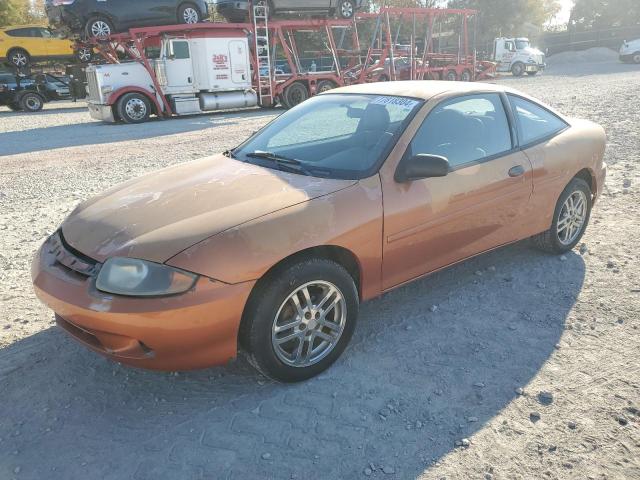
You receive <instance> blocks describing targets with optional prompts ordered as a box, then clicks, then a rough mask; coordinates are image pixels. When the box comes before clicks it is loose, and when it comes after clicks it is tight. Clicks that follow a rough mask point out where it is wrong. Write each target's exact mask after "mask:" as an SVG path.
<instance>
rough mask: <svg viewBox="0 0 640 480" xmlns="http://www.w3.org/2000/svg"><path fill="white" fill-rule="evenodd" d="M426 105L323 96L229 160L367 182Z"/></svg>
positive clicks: (377, 97) (369, 97) (280, 120)
mask: <svg viewBox="0 0 640 480" xmlns="http://www.w3.org/2000/svg"><path fill="white" fill-rule="evenodd" d="M422 103H423V101H422V100H418V99H415V98H408V97H397V96H390V95H361V94H325V95H318V96H316V97H313V98H311V99H309V100H307V101H306V102H303V103H301V104H300V105H298V106H296V107H295V108H292V109H291V110H289V111H287V112H285V113H283V114H282V115H280V116H279V117H278V118H276V119H275V120H274V121H273V122H271V123H270V124H268V125H267V126H266V127H265V128H263V129H262V130H260V131H259V132H258V133H256V134H255V135H254V136H252V137H251V138H249V140H247V141H246V142H245V143H244V144H242V145H240V146H239V147H238V148H236V149H235V150H233V151H232V152H230V154H231V155H233V156H234V157H235V158H237V159H239V160H243V161H247V162H251V163H257V164H259V165H262V166H266V167H269V168H276V169H282V170H285V169H287V170H295V171H296V173H301V174H306V175H313V176H318V177H330V178H343V179H360V178H365V177H368V176H371V175H372V174H373V173H375V172H376V171H377V169H378V168H379V166H380V163H381V162H382V161H383V159H384V158H385V157H386V155H388V154H389V152H390V151H391V149H392V148H393V146H394V145H395V143H396V141H397V139H398V137H399V136H400V134H401V133H402V132H403V131H404V128H405V126H406V124H407V123H408V122H409V121H410V120H411V118H412V117H413V115H414V114H415V112H416V111H417V109H418V108H419V106H420V105H422Z"/></svg>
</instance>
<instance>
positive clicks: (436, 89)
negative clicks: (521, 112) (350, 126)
mask: <svg viewBox="0 0 640 480" xmlns="http://www.w3.org/2000/svg"><path fill="white" fill-rule="evenodd" d="M505 91H510V89H507V88H505V87H503V86H501V85H495V84H493V83H481V82H445V81H439V80H407V81H399V82H377V83H363V84H360V85H350V86H348V87H339V88H334V89H332V90H328V91H326V92H324V93H323V95H327V94H332V93H361V94H366V95H394V96H398V97H412V98H421V99H424V100H429V99H430V98H432V97H435V96H436V95H440V94H443V93H453V94H455V93H474V92H498V93H500V92H505Z"/></svg>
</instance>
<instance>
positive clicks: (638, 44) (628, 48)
mask: <svg viewBox="0 0 640 480" xmlns="http://www.w3.org/2000/svg"><path fill="white" fill-rule="evenodd" d="M620 60H621V61H623V62H625V63H636V64H640V38H638V39H636V40H631V41H626V40H625V41H624V43H623V44H622V46H621V47H620Z"/></svg>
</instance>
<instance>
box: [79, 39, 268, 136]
mask: <svg viewBox="0 0 640 480" xmlns="http://www.w3.org/2000/svg"><path fill="white" fill-rule="evenodd" d="M224 35H225V36H224V37H217V36H215V37H212V36H210V35H209V34H208V32H207V30H195V29H194V30H193V31H185V32H183V33H182V34H181V35H180V36H179V37H170V36H168V35H165V36H163V37H162V40H161V43H160V56H159V58H155V59H150V60H149V61H150V62H151V63H152V65H153V69H154V72H155V75H156V77H157V81H158V87H159V88H158V89H156V87H155V86H154V79H152V77H151V75H150V74H149V71H147V70H146V69H145V67H144V66H143V65H142V64H141V63H140V62H137V61H132V62H122V63H116V64H108V65H90V66H89V67H87V69H86V75H87V83H88V106H89V113H90V114H91V116H92V117H93V118H96V119H98V120H103V121H107V122H114V121H117V120H122V121H124V122H126V123H141V122H144V121H146V120H148V119H149V116H150V115H152V114H162V112H164V111H166V104H169V105H170V107H171V109H170V111H172V112H173V113H175V114H176V115H192V114H195V113H202V112H205V111H211V110H222V109H228V108H243V107H253V106H255V105H257V103H258V98H257V94H256V92H255V91H254V90H252V78H251V62H250V60H249V41H248V39H247V36H246V33H245V32H244V30H242V29H226V30H225V31H224Z"/></svg>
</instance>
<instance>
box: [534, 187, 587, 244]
mask: <svg viewBox="0 0 640 480" xmlns="http://www.w3.org/2000/svg"><path fill="white" fill-rule="evenodd" d="M591 204H592V192H591V188H590V187H589V185H588V184H587V182H585V181H584V180H582V179H581V178H574V179H573V180H571V181H570V182H569V184H568V185H567V186H566V187H565V189H564V190H563V191H562V193H561V194H560V198H559V199H558V202H557V203H556V208H555V210H554V213H553V223H552V224H551V228H550V229H549V230H547V231H546V232H542V233H539V234H538V235H536V236H534V237H533V243H534V245H535V246H536V247H537V248H539V249H540V250H543V251H545V252H549V253H564V252H568V251H569V250H571V249H572V248H573V247H575V246H576V244H577V243H578V242H579V241H580V239H581V238H582V235H584V232H585V230H586V229H587V225H588V223H589V217H590V215H591Z"/></svg>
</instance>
